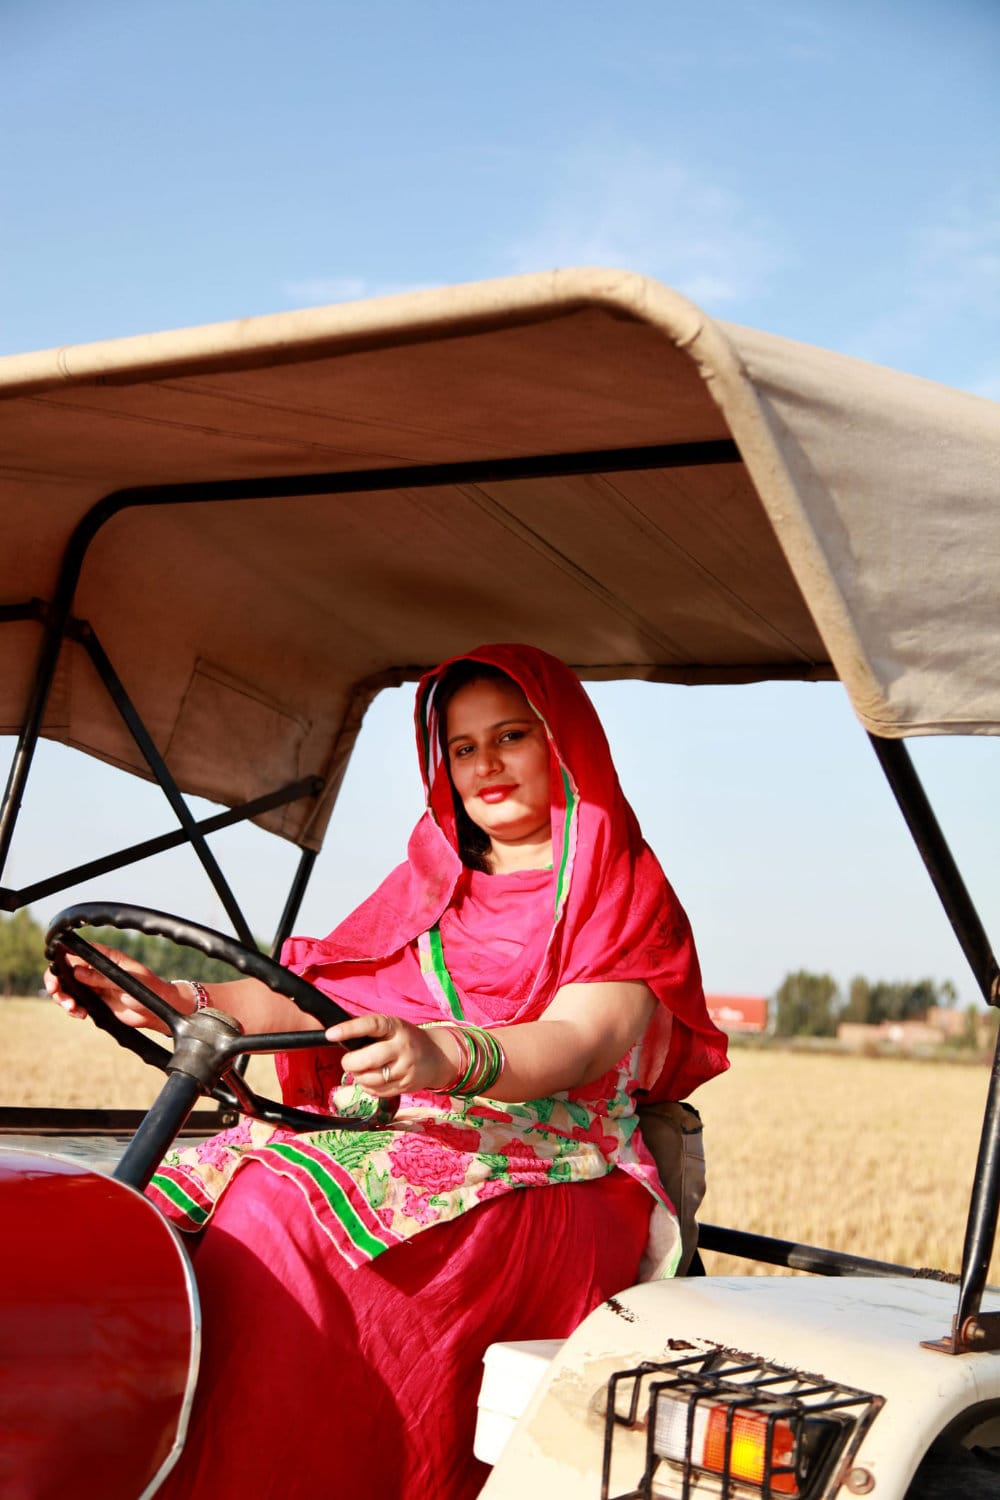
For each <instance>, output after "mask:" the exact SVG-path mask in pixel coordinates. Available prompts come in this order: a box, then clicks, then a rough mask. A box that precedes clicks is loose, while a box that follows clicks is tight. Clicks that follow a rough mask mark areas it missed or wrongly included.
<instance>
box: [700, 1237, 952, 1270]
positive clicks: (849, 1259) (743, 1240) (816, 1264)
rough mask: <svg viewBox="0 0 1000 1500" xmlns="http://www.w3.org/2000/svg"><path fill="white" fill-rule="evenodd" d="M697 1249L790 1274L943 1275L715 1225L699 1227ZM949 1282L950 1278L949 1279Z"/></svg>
mask: <svg viewBox="0 0 1000 1500" xmlns="http://www.w3.org/2000/svg"><path fill="white" fill-rule="evenodd" d="M698 1249H699V1250H715V1251H717V1252H719V1253H720V1254H722V1255H737V1256H739V1257H740V1259H741V1260H759V1261H762V1262H763V1264H764V1265H768V1266H788V1267H789V1269H790V1270H793V1271H811V1272H812V1273H813V1275H815V1276H912V1277H919V1276H926V1275H932V1276H933V1275H941V1276H943V1274H944V1273H943V1272H942V1273H934V1272H930V1273H928V1272H924V1271H915V1270H914V1269H913V1267H912V1266H897V1265H894V1264H893V1262H892V1261H888V1260H867V1259H866V1258H865V1257H864V1256H863V1255H849V1254H847V1253H845V1252H844V1251H841V1250H823V1249H821V1248H820V1247H819V1246H818V1245H799V1244H797V1243H796V1242H795V1241H794V1240H777V1239H772V1238H771V1237H770V1236H769V1235H765V1234H748V1233H747V1232H746V1231H745V1230H742V1229H723V1228H720V1227H719V1225H717V1224H699V1225H698ZM948 1279H951V1278H948Z"/></svg>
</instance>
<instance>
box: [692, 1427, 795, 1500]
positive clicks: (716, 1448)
mask: <svg viewBox="0 0 1000 1500" xmlns="http://www.w3.org/2000/svg"><path fill="white" fill-rule="evenodd" d="M729 1410H730V1409H729V1408H728V1407H726V1406H713V1407H711V1408H710V1410H709V1413H708V1422H707V1424H706V1430H705V1448H704V1456H703V1458H702V1465H703V1467H704V1468H706V1469H712V1470H714V1471H715V1473H716V1474H722V1473H724V1472H725V1469H726V1449H727V1446H728V1450H729V1472H730V1474H731V1475H732V1476H733V1478H734V1479H742V1480H743V1481H744V1482H745V1483H746V1484H754V1485H763V1483H764V1473H765V1469H766V1467H767V1464H766V1459H767V1451H768V1419H767V1417H766V1416H763V1415H762V1414H761V1413H760V1412H757V1411H746V1410H743V1409H741V1408H737V1409H736V1411H735V1412H733V1417H732V1427H731V1428H730V1426H729ZM727 1432H728V1436H727ZM770 1449H771V1463H770V1471H771V1472H770V1476H769V1478H770V1487H771V1489H772V1491H773V1492H774V1493H775V1494H778V1495H797V1494H798V1492H799V1487H798V1484H797V1483H796V1480H795V1438H794V1436H793V1434H792V1429H791V1427H790V1426H789V1425H788V1423H787V1422H782V1421H776V1422H773V1423H772V1424H771V1442H770ZM789 1470H790V1471H791V1472H788V1471H789ZM775 1471H777V1472H775ZM782 1471H784V1472H782Z"/></svg>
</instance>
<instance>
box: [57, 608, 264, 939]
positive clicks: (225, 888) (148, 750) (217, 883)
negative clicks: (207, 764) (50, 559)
mask: <svg viewBox="0 0 1000 1500" xmlns="http://www.w3.org/2000/svg"><path fill="white" fill-rule="evenodd" d="M71 628H72V633H73V635H74V637H75V638H77V639H79V640H80V642H81V643H82V645H83V646H84V647H85V648H86V650H87V653H88V655H89V656H90V659H91V661H92V662H93V663H94V667H95V669H96V671H97V673H98V675H99V677H100V679H101V681H102V682H103V683H104V686H105V687H106V688H107V690H108V693H109V695H110V697H111V699H112V701H113V702H114V705H115V707H116V708H117V709H118V712H119V713H120V714H121V716H122V718H123V719H124V721H125V724H126V726H127V727H128V731H129V733H130V734H131V736H132V738H133V739H134V740H135V742H136V744H137V745H138V747H139V749H140V751H141V752H142V755H143V758H144V759H145V761H146V764H147V765H148V766H149V768H150V770H151V771H152V773H153V775H154V776H155V777H156V780H157V783H158V785H159V787H160V790H161V791H162V792H163V795H164V796H165V797H166V799H167V801H168V802H169V803H170V806H171V808H172V809H173V812H174V816H175V817H176V819H177V821H178V823H180V825H181V827H182V828H183V830H184V833H185V835H186V836H187V840H188V842H189V843H190V844H191V846H192V848H193V849H194V852H195V853H196V854H197V856H198V858H199V860H200V861H201V864H202V867H203V868H204V871H205V874H206V875H207V876H208V878H209V880H210V881H211V882H212V886H213V888H214V890H215V893H216V895H217V896H218V897H219V900H220V901H221V902H222V905H223V907H224V908H225V911H226V914H227V916H228V917H229V920H230V921H231V922H232V924H233V928H234V930H235V932H236V935H237V937H238V938H239V940H240V942H241V943H243V944H245V946H246V947H247V948H255V947H256V946H257V945H256V943H255V941H254V936H253V933H252V932H251V930H250V925H249V923H248V922H247V919H246V917H245V916H244V915H243V912H242V910H241V909H240V905H239V902H238V901H237V900H236V897H235V896H234V895H233V892H232V890H231V889H230V886H229V882H228V881H227V880H226V877H225V876H224V875H223V873H222V869H221V868H220V866H219V862H218V860H217V859H216V858H215V855H214V854H213V853H212V851H211V849H210V848H209V847H208V844H207V842H206V840H205V835H204V834H203V833H202V831H201V829H200V828H199V827H198V824H197V822H196V821H195V819H194V817H193V816H192V814H191V810H190V808H189V807H188V805H187V803H186V802H185V801H184V798H183V797H182V796H181V792H180V788H179V787H178V785H177V783H176V781H175V780H174V778H173V777H172V776H171V774H170V772H169V771H168V770H167V766H166V762H165V761H164V759H163V757H162V755H161V754H160V752H159V750H157V748H156V746H155V745H154V743H153V741H152V738H151V737H150V734H149V731H148V730H147V728H146V726H145V724H144V723H143V722H142V720H141V718H140V717H139V715H138V713H137V712H136V709H135V705H134V704H133V703H132V700H131V699H130V698H129V696H128V694H127V692H126V691H125V687H124V684H123V683H122V681H121V679H120V678H119V676H118V674H117V672H116V671H115V669H114V667H113V666H112V665H111V662H110V660H109V659H108V656H107V654H106V652H105V650H104V648H103V646H102V645H101V643H100V641H99V640H98V639H97V636H96V635H95V634H94V631H93V630H92V628H91V627H90V626H89V625H88V624H86V623H85V622H83V621H81V622H79V623H76V622H74V623H73V624H72V627H71Z"/></svg>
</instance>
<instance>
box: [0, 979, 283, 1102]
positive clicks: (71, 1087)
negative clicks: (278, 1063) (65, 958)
mask: <svg viewBox="0 0 1000 1500" xmlns="http://www.w3.org/2000/svg"><path fill="white" fill-rule="evenodd" d="M156 1040H158V1041H159V1040H164V1045H168V1043H167V1042H166V1040H165V1039H161V1038H159V1037H158V1038H156ZM249 1078H250V1081H251V1083H252V1085H253V1087H254V1088H255V1089H257V1091H258V1092H259V1093H263V1094H270V1095H271V1096H272V1097H273V1096H275V1095H276V1093H277V1081H276V1079H275V1075H274V1064H273V1063H272V1061H271V1059H270V1058H266V1057H262V1058H256V1057H255V1058H253V1059H251V1063H250V1069H249ZM162 1086H163V1074H162V1073H160V1072H159V1071H158V1070H157V1069H155V1068H151V1067H148V1066H147V1065H146V1063H144V1062H142V1061H141V1060H140V1059H139V1058H138V1057H136V1056H135V1054H134V1053H133V1052H128V1051H127V1050H126V1049H125V1048H124V1047H119V1046H118V1045H117V1044H116V1043H115V1042H114V1041H113V1040H112V1039H111V1037H109V1036H105V1035H104V1034H103V1033H102V1032H100V1031H98V1029H97V1027H96V1026H93V1025H92V1024H91V1023H90V1022H89V1021H73V1020H70V1018H69V1017H68V1016H66V1015H64V1014H63V1012H62V1011H61V1010H60V1009H59V1007H58V1006H56V1005H53V1004H52V1002H51V1001H48V1000H0V1103H3V1104H7V1105H31V1106H39V1105H47V1106H50V1107H52V1108H67V1109H75V1108H80V1107H89V1108H94V1109H146V1108H147V1107H148V1106H149V1105H150V1104H151V1103H152V1101H153V1100H154V1099H155V1098H156V1095H157V1093H158V1092H159V1090H160V1089H161V1088H162Z"/></svg>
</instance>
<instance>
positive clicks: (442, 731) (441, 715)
mask: <svg viewBox="0 0 1000 1500" xmlns="http://www.w3.org/2000/svg"><path fill="white" fill-rule="evenodd" d="M472 682H502V683H503V684H504V685H505V686H506V687H512V688H517V691H518V692H520V691H521V688H520V687H519V686H518V684H517V683H516V682H515V681H514V679H513V677H509V676H508V675H507V673H506V672H501V670H500V668H499V667H494V666H491V664H490V663H489V662H486V661H472V660H471V659H470V658H468V657H464V658H463V659H462V660H461V661H455V662H452V664H451V666H450V667H446V668H445V670H444V671H443V672H442V673H441V676H440V677H439V678H438V680H437V684H436V686H435V688H434V712H435V713H436V714H437V724H438V744H439V745H440V747H441V756H442V759H443V760H444V764H445V768H446V770H447V772H448V780H449V782H451V796H452V801H453V803H454V805H455V832H456V834H457V836H458V852H459V855H460V857H461V860H462V863H463V865H465V866H466V868H467V869H470V870H481V871H482V872H483V873H484V874H485V875H489V874H490V861H489V856H490V836H489V834H488V833H487V832H486V831H485V829H482V828H480V827H479V824H478V823H474V822H473V821H472V819H471V818H470V817H469V814H468V813H467V812H466V810H465V807H464V805H463V803H462V799H461V797H460V796H459V795H458V793H457V792H456V790H455V783H454V782H453V781H452V780H451V759H450V757H449V755H448V709H449V707H450V705H451V700H452V699H453V698H454V697H455V694H456V693H458V692H459V691H460V690H461V689H462V688H464V687H468V686H469V684H470V683H472Z"/></svg>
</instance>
